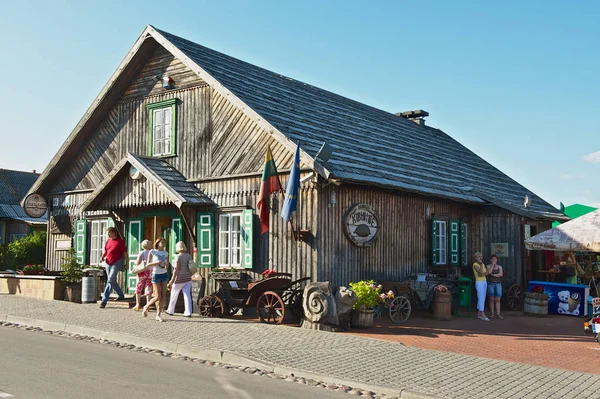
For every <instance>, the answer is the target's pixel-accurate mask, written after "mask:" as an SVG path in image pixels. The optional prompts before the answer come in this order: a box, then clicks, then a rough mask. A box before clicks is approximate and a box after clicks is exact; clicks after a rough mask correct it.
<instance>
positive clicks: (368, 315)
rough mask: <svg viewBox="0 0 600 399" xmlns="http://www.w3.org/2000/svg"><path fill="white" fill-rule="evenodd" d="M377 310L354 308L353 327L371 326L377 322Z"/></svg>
mask: <svg viewBox="0 0 600 399" xmlns="http://www.w3.org/2000/svg"><path fill="white" fill-rule="evenodd" d="M374 316H375V312H374V311H373V310H370V309H365V310H354V311H353V312H352V327H356V328H371V327H373V325H374V324H375V320H374Z"/></svg>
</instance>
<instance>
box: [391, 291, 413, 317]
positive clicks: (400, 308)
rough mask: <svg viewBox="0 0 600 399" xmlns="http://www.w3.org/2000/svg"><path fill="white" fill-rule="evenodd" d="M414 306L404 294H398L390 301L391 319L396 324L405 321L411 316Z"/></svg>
mask: <svg viewBox="0 0 600 399" xmlns="http://www.w3.org/2000/svg"><path fill="white" fill-rule="evenodd" d="M411 310H412V306H411V304H410V300H409V299H408V298H407V297H406V296H404V295H398V296H397V297H395V298H394V299H392V301H391V302H390V310H389V313H390V320H391V321H392V323H394V324H401V323H404V322H405V321H406V320H408V318H409V317H410V312H411Z"/></svg>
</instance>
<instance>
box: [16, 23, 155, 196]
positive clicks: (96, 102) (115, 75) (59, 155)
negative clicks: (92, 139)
mask: <svg viewBox="0 0 600 399" xmlns="http://www.w3.org/2000/svg"><path fill="white" fill-rule="evenodd" d="M150 29H151V26H150V25H148V26H146V28H145V29H144V31H143V32H142V34H141V35H140V36H139V37H138V39H137V40H136V42H135V43H134V45H133V46H132V47H131V49H130V50H129V52H128V53H127V55H126V56H125V58H124V59H123V61H121V63H120V64H119V66H118V67H117V69H116V70H115V72H114V73H113V74H112V76H111V77H110V79H109V80H108V82H107V83H106V84H105V85H104V87H103V88H102V90H101V91H100V94H98V96H97V97H96V99H95V100H94V102H92V104H91V105H90V106H89V108H88V109H87V111H86V112H85V114H84V115H83V117H82V118H81V119H80V120H79V122H78V123H77V125H76V126H75V128H74V129H73V130H72V131H71V133H70V134H69V136H68V137H67V139H66V140H65V142H64V143H63V144H62V146H61V147H60V148H59V149H58V151H57V152H56V154H55V155H54V157H53V158H52V160H51V161H50V163H48V165H47V166H46V168H45V169H44V171H43V172H42V174H41V175H40V176H39V177H38V179H37V180H36V181H35V183H34V184H33V185H32V186H31V188H30V189H29V191H28V192H27V194H25V197H23V199H22V200H21V206H24V201H25V198H27V196H28V195H29V194H33V193H35V192H37V190H39V189H40V187H41V186H42V183H43V182H44V180H46V178H48V176H49V175H50V172H52V170H53V169H54V167H55V166H56V165H58V163H59V161H60V160H61V158H62V157H63V155H64V154H65V152H66V151H67V150H68V149H69V147H70V146H71V144H72V143H73V141H74V139H75V138H76V137H77V135H78V134H79V132H80V131H81V130H82V129H83V128H84V127H85V125H86V124H87V123H88V121H89V120H90V118H91V116H92V115H93V114H94V111H96V109H97V108H98V106H99V105H100V104H101V103H102V102H103V101H104V100H105V99H106V96H107V95H108V93H109V92H110V91H111V89H112V88H113V87H114V86H115V83H116V82H117V81H118V79H119V77H120V76H121V74H122V73H123V71H124V70H125V68H126V67H127V66H128V65H129V63H130V62H131V61H132V60H133V58H134V57H135V56H136V55H137V53H138V51H139V49H140V47H141V46H142V44H143V43H144V41H145V40H146V39H147V38H148V37H149V36H150ZM152 29H153V28H152Z"/></svg>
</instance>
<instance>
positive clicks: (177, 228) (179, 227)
mask: <svg viewBox="0 0 600 399" xmlns="http://www.w3.org/2000/svg"><path fill="white" fill-rule="evenodd" d="M179 241H183V219H182V218H181V216H177V217H174V218H173V219H172V221H171V234H170V237H169V253H170V254H171V265H174V264H175V256H176V255H177V251H176V250H175V246H176V245H177V243H178V242H179Z"/></svg>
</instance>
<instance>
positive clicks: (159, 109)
mask: <svg viewBox="0 0 600 399" xmlns="http://www.w3.org/2000/svg"><path fill="white" fill-rule="evenodd" d="M146 108H147V109H148V155H149V156H151V157H159V156H172V155H175V146H176V142H177V141H176V138H177V99H176V98H172V99H170V100H165V101H160V102H157V103H151V104H146Z"/></svg>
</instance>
